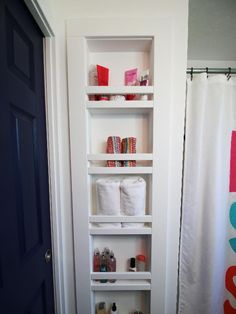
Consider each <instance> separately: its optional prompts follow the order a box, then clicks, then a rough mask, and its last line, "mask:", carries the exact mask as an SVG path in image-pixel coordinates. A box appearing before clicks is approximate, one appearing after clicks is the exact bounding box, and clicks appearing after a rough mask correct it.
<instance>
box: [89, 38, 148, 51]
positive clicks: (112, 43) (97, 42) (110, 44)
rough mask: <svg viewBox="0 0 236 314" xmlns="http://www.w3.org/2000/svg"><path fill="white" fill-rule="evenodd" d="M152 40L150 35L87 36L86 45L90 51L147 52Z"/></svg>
mask: <svg viewBox="0 0 236 314" xmlns="http://www.w3.org/2000/svg"><path fill="white" fill-rule="evenodd" d="M152 41H153V38H152V37H139V38H136V37H118V38H114V37H107V38H89V39H88V40H87V45H88V50H89V51H90V52H103V53H104V52H126V51H127V52H132V51H136V52H137V51H141V52H143V51H145V52H149V51H150V49H151V44H152Z"/></svg>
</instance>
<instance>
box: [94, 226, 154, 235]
mask: <svg viewBox="0 0 236 314" xmlns="http://www.w3.org/2000/svg"><path fill="white" fill-rule="evenodd" d="M89 233H90V234H91V235H135V234H140V235H145V234H147V235H148V234H150V235H151V234H152V228H150V227H140V228H102V227H94V228H90V229H89Z"/></svg>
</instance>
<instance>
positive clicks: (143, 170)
mask: <svg viewBox="0 0 236 314" xmlns="http://www.w3.org/2000/svg"><path fill="white" fill-rule="evenodd" d="M108 160H109V159H108ZM132 160H133V159H132ZM152 172H153V169H152V167H89V168H88V174H139V173H140V174H152Z"/></svg>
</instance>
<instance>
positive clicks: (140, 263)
mask: <svg viewBox="0 0 236 314" xmlns="http://www.w3.org/2000/svg"><path fill="white" fill-rule="evenodd" d="M136 260H137V263H136V264H137V265H136V266H137V271H145V270H146V258H145V256H144V255H141V254H140V255H137V256H136Z"/></svg>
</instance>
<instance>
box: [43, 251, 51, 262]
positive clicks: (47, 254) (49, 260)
mask: <svg viewBox="0 0 236 314" xmlns="http://www.w3.org/2000/svg"><path fill="white" fill-rule="evenodd" d="M44 258H45V262H46V263H50V262H51V259H52V252H51V250H50V249H48V250H47V251H46V253H45V255H44Z"/></svg>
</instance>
